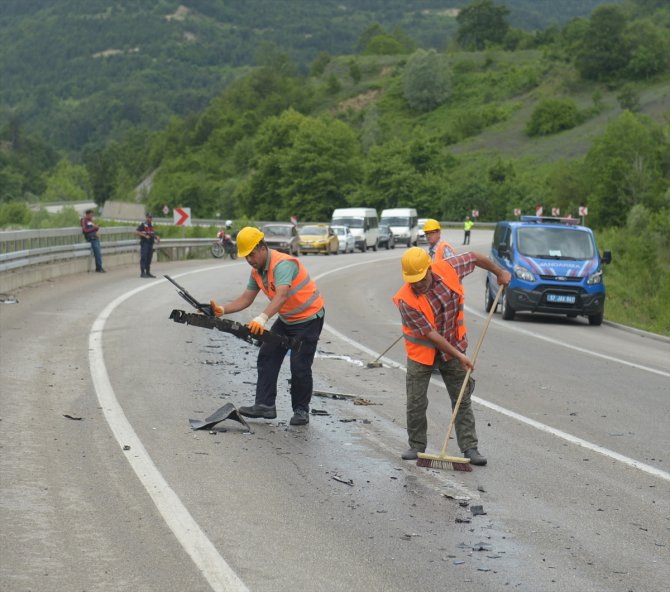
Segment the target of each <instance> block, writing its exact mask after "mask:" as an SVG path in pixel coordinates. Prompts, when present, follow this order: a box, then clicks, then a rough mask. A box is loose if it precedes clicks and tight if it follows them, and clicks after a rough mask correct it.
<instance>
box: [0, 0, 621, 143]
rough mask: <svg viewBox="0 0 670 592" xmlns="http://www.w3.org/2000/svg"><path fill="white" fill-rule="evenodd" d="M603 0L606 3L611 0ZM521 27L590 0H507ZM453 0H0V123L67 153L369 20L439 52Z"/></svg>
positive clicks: (325, 44)
mask: <svg viewBox="0 0 670 592" xmlns="http://www.w3.org/2000/svg"><path fill="white" fill-rule="evenodd" d="M610 3H612V2H610ZM504 4H505V5H506V6H508V7H509V8H510V10H511V13H510V15H509V21H510V23H511V24H512V25H514V26H517V27H521V28H525V29H528V30H532V29H538V28H543V27H545V26H546V25H548V24H550V23H559V24H562V23H565V22H567V21H568V20H569V19H571V18H573V17H575V16H584V15H588V14H589V13H590V11H591V10H592V9H593V8H594V7H595V6H598V5H600V4H603V2H601V1H599V0H562V1H561V2H556V1H554V0H507V1H506V2H504ZM465 5H466V3H464V2H459V1H457V0H355V1H353V0H350V1H348V2H347V1H345V0H319V1H318V2H317V1H315V0H286V1H277V0H225V1H224V0H190V1H187V0H184V1H183V4H181V3H180V2H179V1H178V0H163V1H161V2H153V1H148V0H145V1H137V2H118V3H110V2H109V1H108V0H3V3H2V11H1V13H0V72H1V73H2V85H1V86H0V115H1V116H2V127H5V126H6V125H7V122H11V124H12V125H18V126H24V127H26V128H27V129H28V130H30V131H32V132H36V133H38V134H39V135H40V136H41V137H42V138H44V139H45V140H46V141H47V142H49V143H51V144H52V145H54V146H56V147H58V148H62V149H66V150H68V151H70V153H71V154H73V155H76V154H77V153H79V152H80V151H81V150H82V148H83V147H85V146H101V145H104V144H106V143H107V142H108V141H109V140H110V139H114V138H120V137H121V136H122V135H123V134H124V133H125V132H127V131H128V130H130V129H137V128H140V129H160V128H162V127H164V126H165V125H166V124H167V122H168V121H169V119H170V117H171V116H172V115H180V116H183V115H186V114H188V113H195V112H198V111H200V110H201V109H202V108H203V107H204V106H205V105H206V104H207V103H208V102H209V101H210V100H211V98H212V97H214V96H216V95H217V94H218V93H220V92H221V90H222V89H223V88H225V87H226V86H227V85H228V84H229V83H230V81H231V80H233V79H234V78H235V77H236V76H238V75H239V74H240V73H241V72H244V71H245V69H246V68H247V67H249V66H252V65H254V64H255V63H256V60H257V53H258V50H259V48H261V47H262V46H263V44H264V43H274V44H276V45H277V46H279V47H280V48H281V49H282V51H285V52H286V53H287V54H288V56H289V57H290V58H291V59H292V60H293V61H294V62H295V63H296V64H297V66H298V67H299V68H300V69H302V70H303V71H305V70H306V69H307V68H308V67H309V64H310V63H311V62H312V61H313V60H314V59H315V57H316V56H317V55H318V54H319V53H320V52H328V53H329V54H332V55H342V54H350V53H354V52H356V43H357V40H358V39H359V37H360V35H361V33H362V32H363V31H364V30H365V29H366V27H369V26H370V25H371V24H373V23H375V22H378V23H380V24H381V25H382V26H383V27H385V28H386V29H387V30H393V29H394V28H395V27H400V28H401V29H402V31H403V32H404V33H405V34H407V35H409V37H410V38H411V39H413V40H414V41H415V42H416V44H417V45H418V46H419V47H425V48H429V47H434V48H437V49H443V48H445V47H446V45H447V43H448V41H449V39H450V38H451V36H452V35H453V33H454V31H455V29H456V21H455V15H456V13H457V10H458V9H459V8H462V7H463V6H465Z"/></svg>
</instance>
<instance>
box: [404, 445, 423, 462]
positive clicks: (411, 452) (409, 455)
mask: <svg viewBox="0 0 670 592" xmlns="http://www.w3.org/2000/svg"><path fill="white" fill-rule="evenodd" d="M425 450H426V449H425V448H424V449H423V450H421V449H420V448H408V449H407V450H405V452H403V453H402V455H401V458H402V459H403V460H416V459H417V458H419V457H418V454H419V452H425Z"/></svg>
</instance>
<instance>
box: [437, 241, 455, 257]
mask: <svg viewBox="0 0 670 592" xmlns="http://www.w3.org/2000/svg"><path fill="white" fill-rule="evenodd" d="M444 247H447V248H448V249H449V250H450V251H451V252H452V253H454V254H456V249H454V247H452V246H451V245H450V244H449V243H448V242H447V241H445V240H441V241H440V242H439V243H437V247H436V248H435V252H436V253H444Z"/></svg>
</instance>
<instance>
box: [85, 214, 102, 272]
mask: <svg viewBox="0 0 670 592" xmlns="http://www.w3.org/2000/svg"><path fill="white" fill-rule="evenodd" d="M81 231H82V232H83V234H84V238H85V239H86V240H87V241H88V242H89V243H90V244H91V251H92V252H93V257H94V259H95V271H97V272H98V273H105V270H104V269H103V268H102V249H101V247H100V226H98V225H97V224H96V223H95V222H93V210H86V211H85V212H84V217H83V218H82V219H81Z"/></svg>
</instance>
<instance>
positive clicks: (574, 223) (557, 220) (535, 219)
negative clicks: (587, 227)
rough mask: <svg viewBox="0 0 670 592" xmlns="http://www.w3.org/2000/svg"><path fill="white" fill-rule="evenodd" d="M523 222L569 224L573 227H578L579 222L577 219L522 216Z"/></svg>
mask: <svg viewBox="0 0 670 592" xmlns="http://www.w3.org/2000/svg"><path fill="white" fill-rule="evenodd" d="M521 221H522V222H537V223H538V224H542V223H543V222H550V223H553V224H569V225H572V226H577V225H578V224H579V220H578V219H577V218H553V217H551V216H521Z"/></svg>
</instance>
